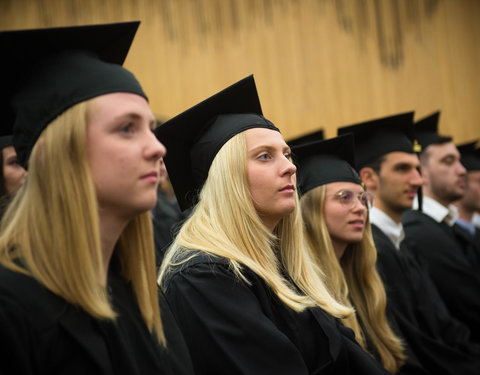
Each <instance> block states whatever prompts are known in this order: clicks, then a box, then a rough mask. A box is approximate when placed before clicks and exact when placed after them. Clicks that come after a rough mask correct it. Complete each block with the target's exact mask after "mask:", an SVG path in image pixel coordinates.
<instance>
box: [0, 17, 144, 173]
mask: <svg viewBox="0 0 480 375" xmlns="http://www.w3.org/2000/svg"><path fill="white" fill-rule="evenodd" d="M138 25H139V22H125V23H116V24H104V25H92V26H75V27H59V28H49V29H36V30H20V31H4V32H0V50H1V51H2V53H3V55H4V57H5V58H3V59H1V61H0V71H2V72H3V78H2V86H3V87H2V90H1V98H0V103H1V104H0V105H1V106H2V107H1V110H2V113H5V114H6V117H5V118H6V120H5V122H4V123H2V128H4V131H8V130H11V128H12V127H13V136H14V137H13V143H14V146H15V149H16V151H17V157H18V161H19V163H20V164H22V165H23V166H26V163H27V161H28V158H29V156H30V152H31V150H32V148H33V146H34V144H35V142H36V141H37V139H38V137H39V136H40V134H41V132H42V131H43V130H44V129H45V127H46V126H47V125H48V124H49V123H50V122H51V121H52V120H54V119H55V118H56V117H57V116H58V115H60V114H61V113H63V112H64V111H65V110H67V109H68V108H70V107H72V106H73V105H75V104H77V103H80V102H82V101H85V100H88V99H91V98H94V97H96V96H99V95H104V94H108V93H113V92H129V93H134V94H138V95H141V96H143V97H145V98H146V96H145V94H144V92H143V90H142V88H141V87H140V84H139V83H138V82H137V80H136V79H135V77H134V76H133V74H131V73H130V72H128V71H127V70H126V69H124V68H123V67H122V66H121V65H122V64H123V62H124V60H125V57H126V55H127V53H128V50H129V48H130V45H131V43H132V40H133V38H134V36H135V33H136V30H137V28H138Z"/></svg>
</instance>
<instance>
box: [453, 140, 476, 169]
mask: <svg viewBox="0 0 480 375" xmlns="http://www.w3.org/2000/svg"><path fill="white" fill-rule="evenodd" d="M476 144H477V141H474V142H468V143H464V144H461V145H458V146H457V149H458V151H459V152H460V155H461V162H462V164H463V166H464V167H465V169H466V170H467V171H469V172H470V171H478V170H480V148H476V147H475V145H476Z"/></svg>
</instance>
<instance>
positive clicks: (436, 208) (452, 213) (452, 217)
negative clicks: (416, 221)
mask: <svg viewBox="0 0 480 375" xmlns="http://www.w3.org/2000/svg"><path fill="white" fill-rule="evenodd" d="M413 208H414V209H417V208H418V201H417V199H416V198H415V201H414V202H413ZM422 212H423V213H424V214H426V215H428V216H430V217H431V218H432V219H433V220H435V221H436V222H437V223H441V222H442V221H444V222H445V223H447V225H448V226H450V227H452V226H453V224H455V221H457V219H458V210H457V207H455V206H454V205H453V204H450V205H448V207H445V206H444V205H443V204H440V203H438V202H437V201H436V200H434V199H432V198H429V197H423V202H422Z"/></svg>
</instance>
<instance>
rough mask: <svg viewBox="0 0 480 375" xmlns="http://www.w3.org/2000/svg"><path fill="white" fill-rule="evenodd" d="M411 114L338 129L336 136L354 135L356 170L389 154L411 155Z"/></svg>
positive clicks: (412, 139) (412, 149)
mask: <svg viewBox="0 0 480 375" xmlns="http://www.w3.org/2000/svg"><path fill="white" fill-rule="evenodd" d="M413 114H414V113H413V112H406V113H402V114H398V115H394V116H388V117H382V118H379V119H375V120H370V121H365V122H362V123H359V124H354V125H350V126H344V127H341V128H339V129H338V135H342V134H347V133H353V135H354V138H355V155H356V165H355V167H356V169H357V170H360V169H361V168H363V167H364V166H366V165H368V164H369V163H371V162H373V161H375V160H376V159H378V158H380V157H381V156H383V155H386V154H388V153H390V152H394V151H401V152H408V153H413V152H414V146H413V143H412V142H413V141H414V132H413Z"/></svg>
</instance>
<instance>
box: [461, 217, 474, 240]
mask: <svg viewBox="0 0 480 375" xmlns="http://www.w3.org/2000/svg"><path fill="white" fill-rule="evenodd" d="M457 225H459V226H461V227H462V228H464V229H466V230H467V231H468V233H470V235H472V236H475V230H476V228H475V225H473V223H469V222H468V221H465V220H463V219H460V218H458V219H457Z"/></svg>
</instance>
